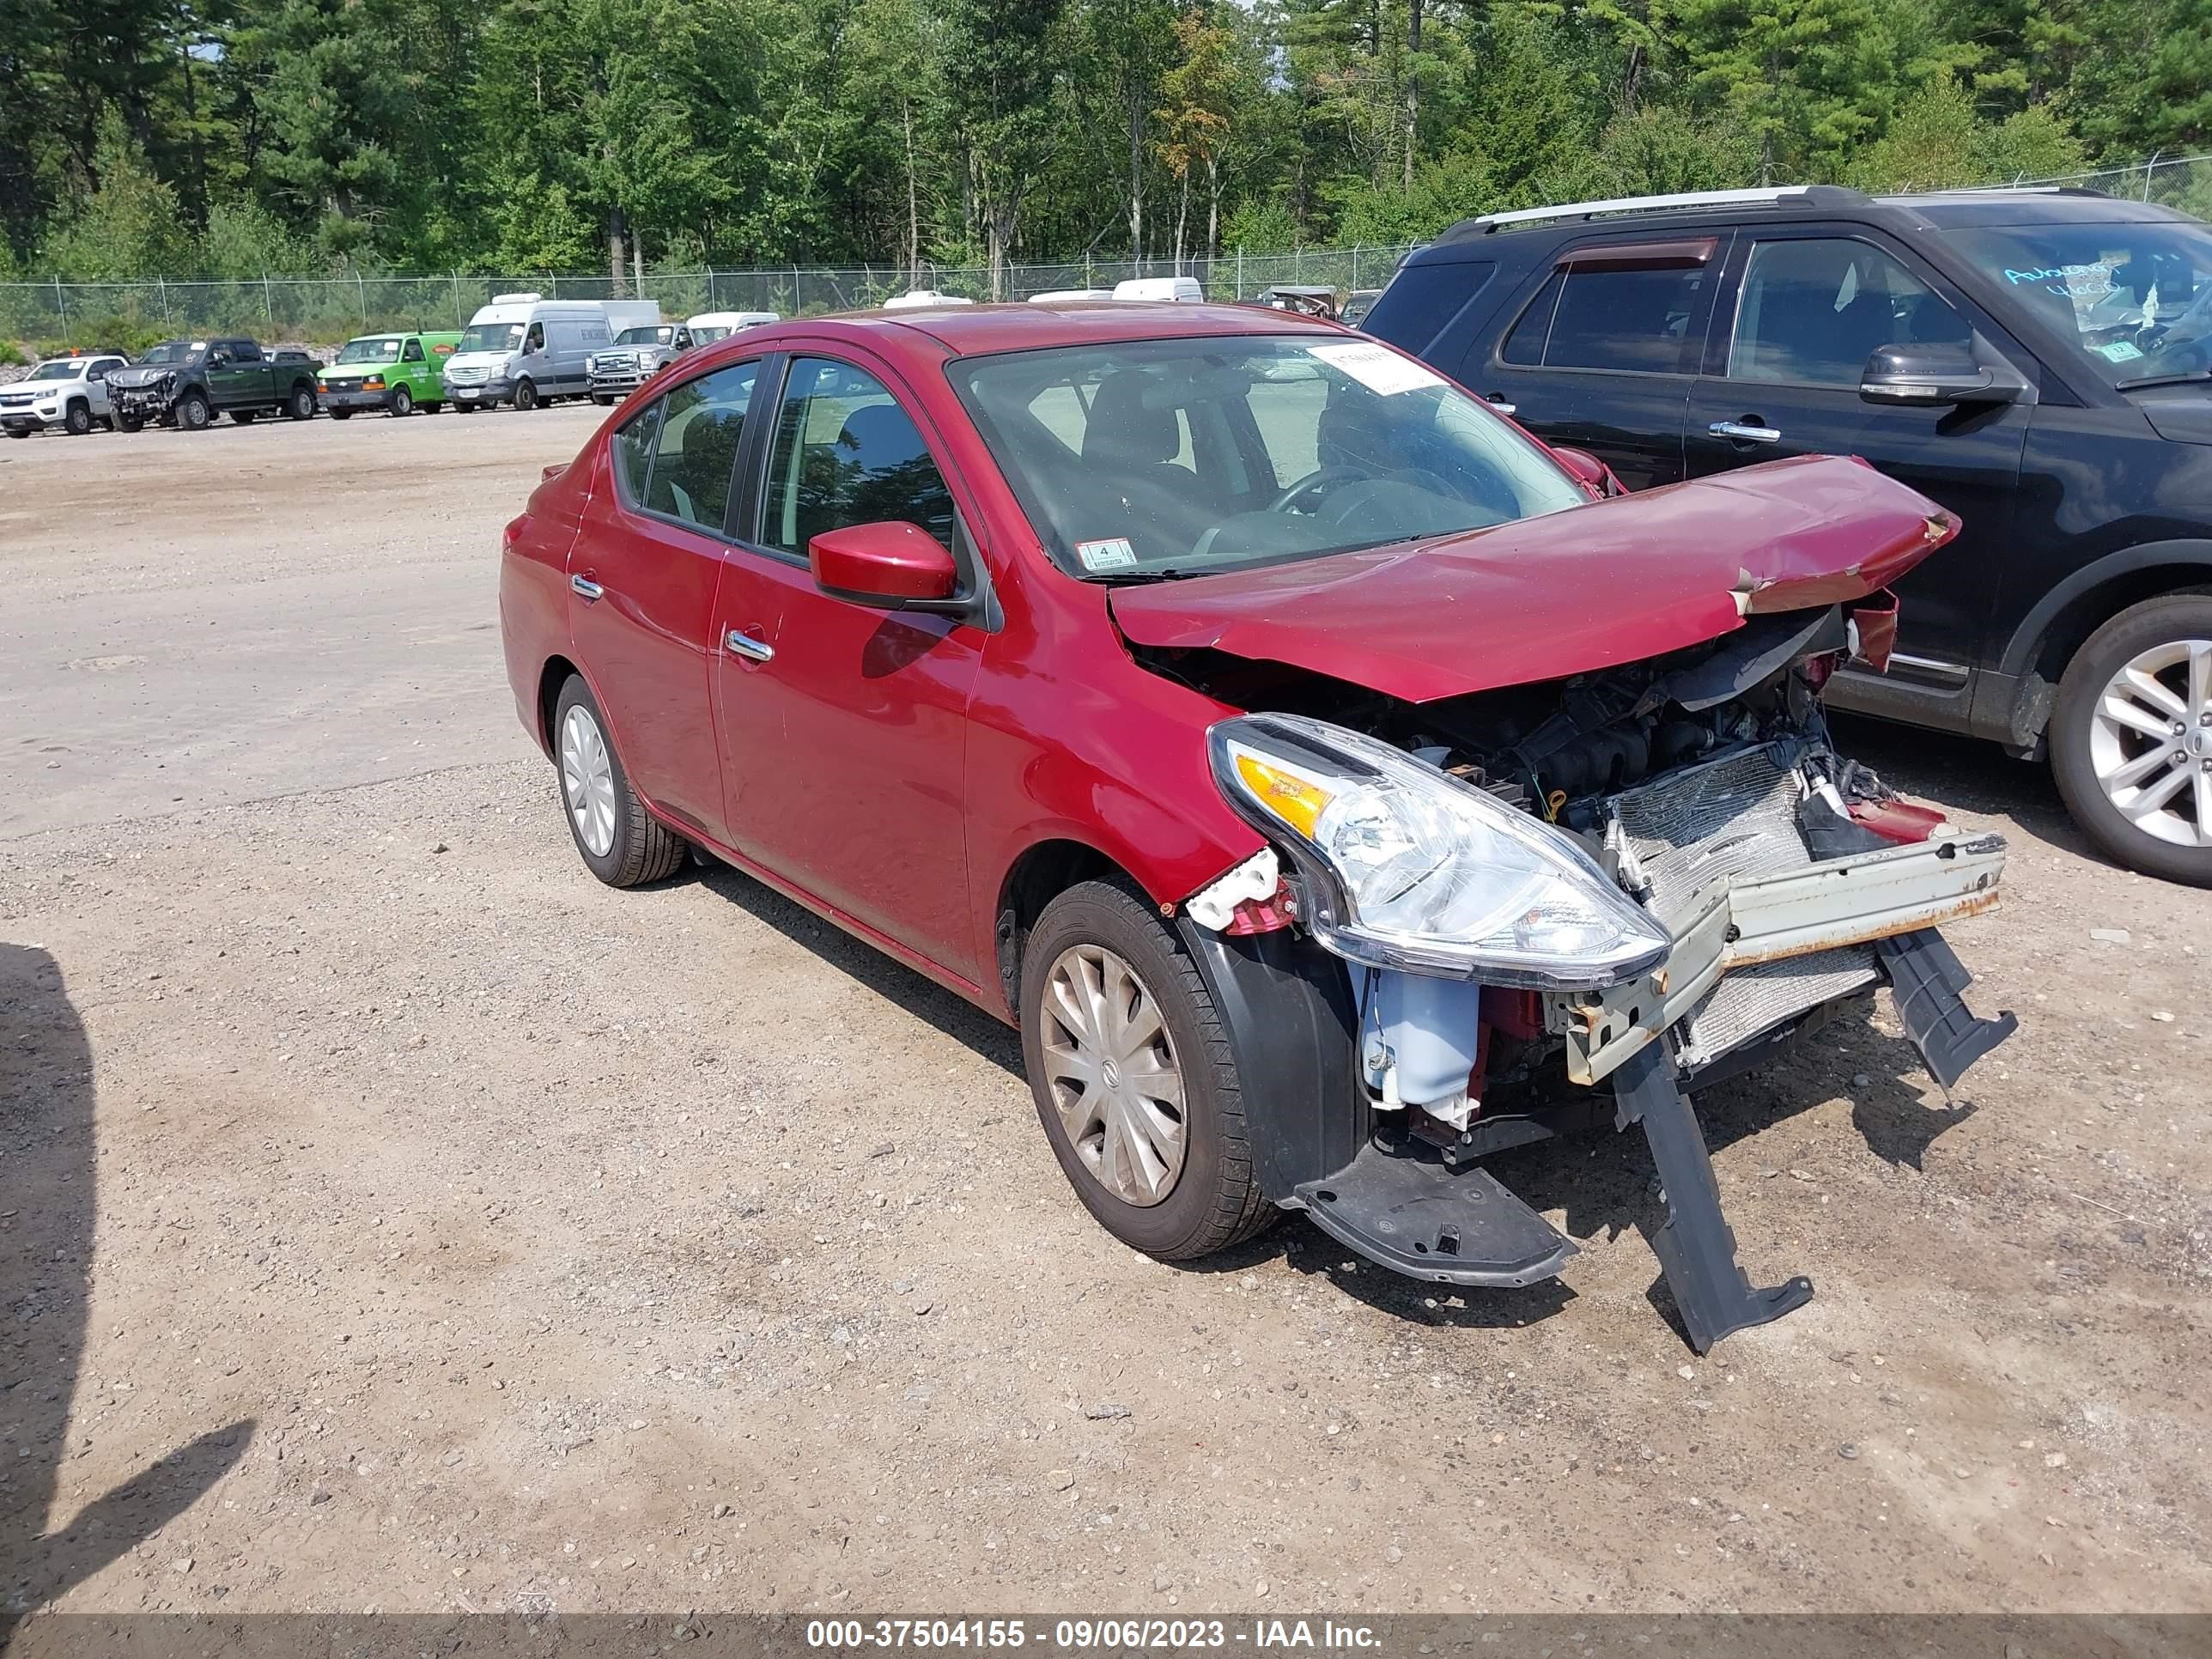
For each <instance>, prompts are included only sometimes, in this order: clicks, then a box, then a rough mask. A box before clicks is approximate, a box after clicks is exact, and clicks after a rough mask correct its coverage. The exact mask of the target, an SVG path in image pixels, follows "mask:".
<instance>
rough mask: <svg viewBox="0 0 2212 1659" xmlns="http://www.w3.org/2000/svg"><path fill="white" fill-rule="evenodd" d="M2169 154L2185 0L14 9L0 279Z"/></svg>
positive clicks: (1207, 215)
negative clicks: (11, 269)
mask: <svg viewBox="0 0 2212 1659" xmlns="http://www.w3.org/2000/svg"><path fill="white" fill-rule="evenodd" d="M2187 149H2212V0H99V3H97V4H95V5H93V6H88V7H87V6H70V5H69V4H67V3H66V0H0V283H4V282H5V281H6V280H7V278H8V270H9V268H8V264H7V263H6V261H7V260H8V259H9V258H12V259H13V260H14V261H15V269H16V270H18V271H19V272H23V273H36V274H37V275H38V276H41V277H43V276H48V275H51V274H52V273H56V272H58V273H60V274H62V275H64V276H68V277H73V278H76V279H78V280H81V281H93V280H97V279H100V278H103V277H113V278H122V277H130V276H142V275H146V274H150V273H155V272H159V273H161V274H162V275H164V276H170V277H177V276H186V275H193V274H204V275H205V276H208V277H210V278H212V279H214V280H216V281H217V282H218V283H233V282H237V281H240V280H243V279H246V278H252V277H258V276H261V275H263V274H264V273H268V274H272V275H276V276H283V275H288V274H296V275H300V276H311V275H314V274H317V273H327V272H330V271H333V270H336V271H338V272H343V273H346V274H348V275H350V274H352V273H356V272H358V273H361V274H362V275H363V276H367V277H369V278H371V279H372V280H373V279H374V276H375V275H376V273H378V272H379V271H382V270H442V271H447V272H453V271H464V272H466V271H497V272H503V273H508V274H520V273H522V272H528V271H543V272H551V271H563V272H567V271H576V270H590V269H594V268H596V269H597V270H600V271H602V272H605V273H607V275H608V276H609V278H610V280H611V283H620V282H626V281H627V280H628V276H629V272H630V271H631V270H635V268H636V267H637V266H638V265H643V266H646V267H650V268H656V269H659V270H669V269H671V268H672V267H674V266H678V265H683V264H695V265H696V264H697V263H699V262H707V263H712V264H719V265H722V266H731V265H762V266H773V265H776V264H785V263H807V264H812V263H829V264H838V263H852V264H858V263H860V262H862V261H866V262H870V263H872V264H874V265H876V266H877V267H878V268H880V269H885V270H886V274H885V276H884V278H883V285H884V286H885V287H895V286H896V285H897V284H898V283H903V282H906V281H910V280H914V279H915V277H916V276H921V277H923V278H924V279H927V268H928V266H929V265H930V264H931V263H932V262H935V263H936V264H958V265H963V266H971V265H984V266H989V267H993V268H997V267H1000V266H1002V265H1003V264H1005V263H1006V262H1007V261H1009V260H1012V259H1016V258H1028V259H1050V258H1070V259H1081V258H1085V257H1089V258H1092V259H1094V260H1095V261H1103V262H1112V261H1117V260H1122V259H1127V258H1149V259H1165V258H1170V257H1172V256H1174V255H1175V254H1176V253H1177V252H1182V253H1183V254H1186V255H1193V254H1203V253H1206V252H1212V251H1217V250H1219V249H1222V248H1243V249H1246V250H1248V251H1253V252H1256V251H1259V250H1261V249H1263V248H1267V249H1276V248H1287V247H1295V246H1316V245H1318V244H1322V243H1327V242H1337V241H1341V242H1352V241H1359V242H1367V243H1387V242H1395V241H1399V240H1404V239H1407V238H1409V237H1418V236H1424V235H1429V234H1434V233H1435V232H1436V231H1437V230H1438V229H1440V228H1443V226H1444V225H1446V224H1449V223H1450V222H1452V221H1453V220H1455V219H1456V218H1458V217H1461V216H1463V215H1466V214H1468V213H1473V212H1477V211H1480V210H1484V209H1496V208H1509V207H1517V206H1524V205H1530V204H1536V203H1541V202H1546V201H1552V200H1557V199H1560V198H1563V197H1569V196H1574V195H1583V194H1597V195H1611V194H1629V193H1634V192H1637V191H1670V190H1686V189H1698V188H1705V187H1717V186H1724V185H1741V184H1746V183H1750V182H1754V181H1756V180H1758V179H1761V178H1766V179H1847V180H1853V181H1857V182H1862V183H1866V184H1869V185H1875V186H1877V187H1888V186H1891V185H1899V184H1904V183H1911V184H1913V185H1929V184H1936V183H1945V182H1958V183H1966V182H1973V183H1983V182H1991V181H1995V180H1997V179H2006V178H2012V177H2015V176H2020V175H2027V176H2047V175H2051V174H2063V173H2069V172H2073V171H2075V170H2078V169H2080V168H2081V167H2083V166H2084V165H2085V163H2086V162H2087V161H2089V160H2091V159H2095V160H2100V161H2105V162H2106V163H2110V162H2113V161H2119V162H2134V161H2140V160H2141V159H2142V157H2143V156H2144V155H2148V154H2149V153H2150V152H2152V151H2153V150H2157V151H2160V152H2161V153H2163V154H2166V155H2172V154H2173V153H2175V152H2177V151H2182V150H2187ZM2203 188H2204V189H2205V190H2207V191H2212V185H2204V186H2203ZM617 267H619V269H617ZM331 292H332V293H334V294H337V295H338V298H337V300H335V301H332V302H331V307H329V308H328V314H327V315H325V314H324V312H323V311H320V310H319V311H316V312H315V313H313V315H312V316H309V315H303V316H301V317H299V318H295V319H283V318H281V317H277V316H273V315H270V314H268V313H270V311H271V310H272V309H273V306H274V301H273V300H272V299H271V297H270V295H268V294H258V295H257V294H255V293H253V292H251V291H248V290H246V289H229V288H225V289H210V290H209V294H210V303H211V304H212V303H215V299H214V297H213V296H216V295H222V296H226V297H224V298H223V301H222V302H223V303H225V304H228V303H230V302H231V301H236V302H237V303H239V304H240V305H241V306H246V307H249V319H250V307H252V306H253V305H255V304H258V306H259V307H260V308H261V311H262V313H263V315H262V317H261V319H260V324H259V325H264V326H267V327H272V328H286V327H298V328H305V327H307V326H308V325H309V324H310V323H311V322H312V323H313V325H315V326H318V327H320V326H324V325H341V324H342V323H343V316H344V314H345V307H344V305H343V294H342V292H341V291H340V290H338V289H333V290H331ZM366 292H367V290H366V289H364V290H362V293H363V294H365V293H366ZM424 292H425V294H426V295H428V294H429V293H430V290H427V289H426V290H425V291H424ZM450 297H451V296H450V295H447V296H445V297H444V298H436V297H432V298H430V299H428V300H426V301H425V303H427V304H429V305H431V306H432V307H433V308H434V310H438V311H440V312H441V313H442V307H444V305H445V303H446V300H447V299H449V298H450ZM356 301H357V302H356V305H355V307H354V314H355V319H356V322H358V321H359V320H360V319H361V316H362V314H363V311H364V304H363V303H362V302H361V301H360V296H359V295H357V296H356ZM814 302H815V296H814V295H812V293H811V292H810V293H809V294H808V295H807V296H806V303H808V304H812V303H814ZM30 303H31V302H30V301H26V300H24V299H23V298H22V296H21V295H20V294H19V295H16V296H15V297H13V298H11V297H9V295H7V294H6V293H4V292H0V307H8V308H9V312H10V313H11V314H13V313H24V312H25V309H26V307H27V306H29V305H30ZM53 315H54V312H53V308H52V306H51V305H49V306H48V307H47V308H46V310H44V311H38V312H36V313H34V317H35V318H52V316H53ZM8 320H9V319H8V316H7V315H0V331H4V329H5V327H6V326H7V325H8ZM92 320H96V321H99V320H106V319H92ZM117 320H118V321H119V322H128V321H129V320H130V319H129V318H128V317H125V318H122V319H117ZM438 320H447V319H444V318H443V317H442V314H441V316H440V317H439V318H438ZM29 326H33V327H36V328H46V327H51V326H52V323H51V322H37V321H35V320H34V321H33V323H32V324H30V325H29Z"/></svg>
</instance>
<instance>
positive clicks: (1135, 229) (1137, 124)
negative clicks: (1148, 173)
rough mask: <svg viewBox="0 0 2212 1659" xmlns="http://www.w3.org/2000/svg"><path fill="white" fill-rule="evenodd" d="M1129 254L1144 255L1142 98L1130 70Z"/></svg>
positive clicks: (1132, 256)
mask: <svg viewBox="0 0 2212 1659" xmlns="http://www.w3.org/2000/svg"><path fill="white" fill-rule="evenodd" d="M1129 257H1130V258H1132V259H1141V258H1144V257H1145V100H1144V97H1143V88H1142V87H1141V86H1140V84H1139V82H1138V80H1137V75H1136V71H1135V70H1134V69H1132V70H1130V71H1129Z"/></svg>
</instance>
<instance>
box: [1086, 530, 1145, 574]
mask: <svg viewBox="0 0 2212 1659" xmlns="http://www.w3.org/2000/svg"><path fill="white" fill-rule="evenodd" d="M1075 556H1076V557H1077V558H1079V559H1080V560H1081V561H1082V562H1083V568H1085V570H1126V569H1127V568H1128V567H1129V566H1131V565H1133V564H1134V563H1136V562H1137V550H1136V549H1135V548H1134V547H1133V546H1131V545H1130V544H1129V538H1127V536H1109V537H1107V538H1105V539H1104V540H1103V541H1096V542H1078V543H1076V544H1075Z"/></svg>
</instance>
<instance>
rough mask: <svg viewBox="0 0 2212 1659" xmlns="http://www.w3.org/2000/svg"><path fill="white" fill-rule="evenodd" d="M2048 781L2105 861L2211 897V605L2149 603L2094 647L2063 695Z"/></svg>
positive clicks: (2055, 717) (2116, 620) (2090, 644)
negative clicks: (2203, 890)
mask: <svg viewBox="0 0 2212 1659" xmlns="http://www.w3.org/2000/svg"><path fill="white" fill-rule="evenodd" d="M2051 772H2052V774H2053V775H2054V776H2055V777H2056V778H2057V783H2058V792H2059V793H2060V794H2062V795H2063V796H2064V797H2065V799H2066V805H2067V808H2068V810H2069V811H2071V812H2072V813H2073V815H2074V821H2075V823H2078V824H2080V825H2081V828H2082V829H2083V830H2084V831H2086V832H2087V835H2088V836H2089V838H2090V839H2091V840H2092V841H2093V842H2096V843H2097V845H2098V846H2099V847H2100V848H2102V849H2103V850H2104V851H2105V852H2106V854H2109V855H2110V856H2111V857H2112V858H2113V859H2114V860H2117V861H2118V862H2119V863H2121V864H2124V865H2125V866H2127V867H2128V868H2130V869H2131V870H2140V871H2142V872H2143V873H2144V874H2145V875H2150V876H2161V877H2164V878H2166V880H2168V881H2179V882H2186V883H2188V884H2190V885H2191V886H2193V887H2212V594H2204V593H2169V594H2166V595H2165V596H2163V597H2161V598H2159V599H2147V600H2145V601H2144V602H2143V603H2142V604H2141V605H2132V606H2130V608H2129V609H2127V610H2125V611H2122V612H2120V614H2119V615H2118V616H2117V617H2113V618H2112V620H2111V621H2110V622H2108V623H2106V624H2105V625H2104V626H2103V627H2102V628H2100V629H2098V630H2097V631H2096V632H2095V633H2093V634H2092V635H2090V636H2089V638H2088V640H2087V642H2086V643H2085V644H2084V645H2083V646H2082V647H2081V649H2080V650H2079V651H2077V652H2075V653H2074V660H2073V661H2072V662H2070V663H2069V664H2068V665H2067V666H2066V673H2065V677H2064V678H2063V679H2061V680H2060V682H2059V684H2058V703H2057V708H2055V709H2054V710H2053V711H2052V713H2051Z"/></svg>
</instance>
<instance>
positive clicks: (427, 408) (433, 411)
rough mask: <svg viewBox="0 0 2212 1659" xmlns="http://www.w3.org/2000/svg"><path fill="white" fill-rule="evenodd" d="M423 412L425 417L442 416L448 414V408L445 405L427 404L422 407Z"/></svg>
mask: <svg viewBox="0 0 2212 1659" xmlns="http://www.w3.org/2000/svg"><path fill="white" fill-rule="evenodd" d="M422 412H423V413H424V414H425V415H442V414H444V413H445V412H446V406H445V404H432V403H426V404H423V405H422Z"/></svg>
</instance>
